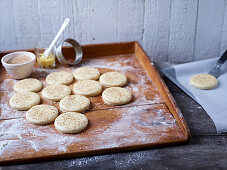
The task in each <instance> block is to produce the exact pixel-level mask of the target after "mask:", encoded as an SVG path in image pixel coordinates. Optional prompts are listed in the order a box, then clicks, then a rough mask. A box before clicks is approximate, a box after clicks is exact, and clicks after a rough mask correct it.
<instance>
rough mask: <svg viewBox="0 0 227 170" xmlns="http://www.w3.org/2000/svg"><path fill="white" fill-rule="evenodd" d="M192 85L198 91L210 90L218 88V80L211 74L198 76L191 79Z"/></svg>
mask: <svg viewBox="0 0 227 170" xmlns="http://www.w3.org/2000/svg"><path fill="white" fill-rule="evenodd" d="M190 84H191V85H192V86H194V87H195V88H198V89H204V90H209V89H213V88H215V87H217V85H218V80H217V79H216V78H215V77H214V76H212V75H210V74H196V75H194V76H192V77H191V79H190Z"/></svg>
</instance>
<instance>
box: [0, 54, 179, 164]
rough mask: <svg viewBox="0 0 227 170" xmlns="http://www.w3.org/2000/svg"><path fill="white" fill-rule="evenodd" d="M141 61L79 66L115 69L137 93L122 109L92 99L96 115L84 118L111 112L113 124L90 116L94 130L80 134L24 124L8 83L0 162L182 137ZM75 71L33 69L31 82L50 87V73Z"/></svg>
mask: <svg viewBox="0 0 227 170" xmlns="http://www.w3.org/2000/svg"><path fill="white" fill-rule="evenodd" d="M136 60H137V59H136V57H135V56H133V57H132V56H128V57H127V56H126V57H124V56H112V57H106V58H105V60H104V59H103V58H95V59H93V58H92V59H88V60H86V61H85V62H83V63H82V64H80V66H91V67H96V68H98V69H99V70H100V71H101V73H104V72H107V71H112V70H114V71H119V72H122V73H124V74H125V75H126V76H127V77H128V84H127V85H126V86H125V88H127V89H129V90H130V91H131V92H132V94H133V99H132V101H131V102H130V103H129V104H127V105H123V106H120V107H115V106H108V105H106V104H104V103H101V102H103V101H102V100H101V96H98V97H93V98H90V100H91V101H92V102H93V104H94V106H93V110H90V111H89V112H88V113H85V114H87V115H89V114H97V115H98V113H103V114H105V111H103V112H100V110H105V109H106V111H110V110H111V114H113V116H114V121H113V122H111V121H112V120H111V121H110V122H108V121H107V122H105V121H104V122H105V125H103V123H102V121H103V119H104V118H105V115H103V117H102V116H100V117H97V118H96V119H98V120H96V121H97V124H94V123H93V122H92V120H91V119H90V118H89V116H88V120H89V124H90V125H91V127H88V128H87V129H86V130H85V131H83V132H82V133H80V134H63V133H60V132H58V131H57V130H56V129H55V128H54V125H53V124H50V125H45V126H36V125H33V124H29V123H28V122H27V121H26V119H25V112H24V111H16V110H13V109H11V108H10V106H9V103H8V101H9V99H10V97H11V96H12V95H13V94H14V93H15V92H14V90H13V85H14V84H15V82H16V81H17V80H13V79H10V78H8V79H5V80H4V81H3V82H2V83H1V84H0V93H1V94H3V95H2V96H1V99H0V106H1V112H0V139H1V140H0V161H1V158H2V159H8V158H13V157H15V156H16V155H18V154H22V153H24V152H25V151H26V154H27V155H29V156H30V157H35V156H42V154H43V151H47V153H50V154H52V155H58V154H62V153H70V152H72V153H75V154H76V153H77V152H80V151H93V150H100V149H108V148H118V147H127V146H133V145H135V144H136V145H140V144H141V145H143V144H152V143H156V142H159V141H162V140H164V139H166V138H167V139H168V138H179V137H181V136H182V134H181V131H180V130H179V127H178V125H177V123H176V121H175V119H174V118H173V117H172V115H171V114H170V113H169V111H168V109H167V108H166V107H165V105H164V104H162V103H164V101H163V99H162V97H161V95H160V94H159V92H158V90H157V89H156V87H155V86H154V85H153V84H152V81H151V79H150V78H149V77H148V75H147V74H146V73H145V71H144V70H143V68H142V67H141V66H140V65H139V64H138V61H136ZM76 68H77V67H76V66H69V67H66V68H65V67H64V66H60V67H57V68H55V69H42V68H34V69H33V73H32V75H31V77H33V78H37V79H39V80H41V81H42V83H43V85H44V87H45V86H47V84H46V82H45V78H46V76H47V75H48V74H50V73H51V72H54V71H59V70H64V71H68V72H71V73H72V72H73V70H74V69H76ZM72 86H73V84H71V85H70V87H71V88H72ZM40 93H41V92H39V93H38V94H40ZM42 100H43V102H46V103H47V104H51V105H54V106H56V104H57V105H58V103H56V102H52V101H45V100H44V99H42ZM97 101H100V102H99V103H97ZM115 118H116V120H115ZM99 123H100V124H99ZM169 131H173V132H175V134H174V135H175V136H171V135H173V134H169ZM15 151H17V152H15Z"/></svg>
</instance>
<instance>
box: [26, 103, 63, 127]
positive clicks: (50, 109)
mask: <svg viewBox="0 0 227 170" xmlns="http://www.w3.org/2000/svg"><path fill="white" fill-rule="evenodd" d="M57 116H58V109H57V108H56V107H54V106H51V105H46V104H42V105H36V106H33V107H32V108H31V109H29V110H28V111H27V112H26V120H27V121H28V122H29V123H32V124H35V125H46V124H49V123H52V122H54V120H55V119H56V117H57Z"/></svg>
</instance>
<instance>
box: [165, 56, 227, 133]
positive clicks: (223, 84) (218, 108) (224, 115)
mask: <svg viewBox="0 0 227 170" xmlns="http://www.w3.org/2000/svg"><path fill="white" fill-rule="evenodd" d="M217 60H218V58H214V59H208V60H202V61H197V62H191V63H186V64H179V65H173V66H171V67H168V68H164V69H161V71H162V72H163V74H165V75H166V76H167V77H168V78H169V79H170V80H172V81H173V82H174V83H175V84H176V85H177V86H179V87H180V88H181V89H182V90H184V91H185V92H186V93H187V94H188V95H189V96H191V97H192V98H193V99H194V100H196V101H197V102H198V103H199V104H200V105H201V106H202V107H203V108H204V110H205V111H206V112H207V114H208V115H209V116H210V117H211V119H212V120H213V121H214V124H215V126H216V129H217V132H218V133H223V132H227V63H225V64H224V65H223V69H222V75H221V76H220V77H218V82H219V85H218V87H217V88H215V89H212V90H199V89H196V88H194V87H192V86H191V85H190V84H189V81H190V78H191V77H192V76H193V75H195V74H199V73H208V72H209V71H210V69H212V68H213V67H214V65H215V63H216V62H217Z"/></svg>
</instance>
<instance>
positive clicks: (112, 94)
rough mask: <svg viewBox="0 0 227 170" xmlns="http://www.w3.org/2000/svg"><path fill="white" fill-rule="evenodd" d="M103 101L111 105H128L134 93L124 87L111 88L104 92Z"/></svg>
mask: <svg viewBox="0 0 227 170" xmlns="http://www.w3.org/2000/svg"><path fill="white" fill-rule="evenodd" d="M102 99H103V101H104V102H105V103H106V104H109V105H121V104H127V103H129V102H130V101H131V99H132V93H131V92H130V91H129V90H127V89H125V88H122V87H110V88H107V89H106V90H104V91H103V93H102Z"/></svg>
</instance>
